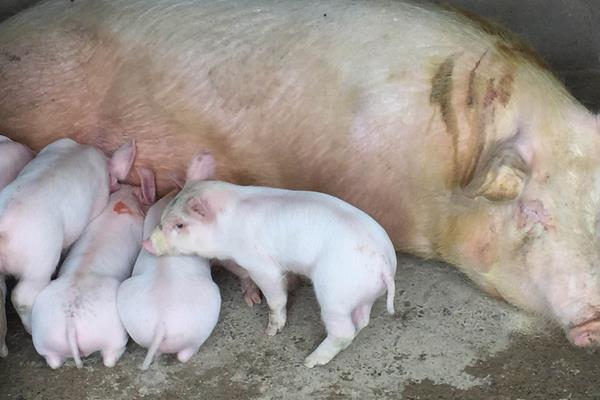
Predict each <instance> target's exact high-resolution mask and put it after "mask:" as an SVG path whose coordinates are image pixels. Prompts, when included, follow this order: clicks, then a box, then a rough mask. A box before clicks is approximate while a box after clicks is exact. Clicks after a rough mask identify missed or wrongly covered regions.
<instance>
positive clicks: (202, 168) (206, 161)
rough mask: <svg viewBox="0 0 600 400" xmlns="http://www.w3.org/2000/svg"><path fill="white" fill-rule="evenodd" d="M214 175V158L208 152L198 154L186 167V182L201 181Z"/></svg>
mask: <svg viewBox="0 0 600 400" xmlns="http://www.w3.org/2000/svg"><path fill="white" fill-rule="evenodd" d="M214 175H215V158H214V157H213V156H212V154H210V153H209V152H208V151H203V152H201V153H198V154H196V155H195V156H194V158H192V160H191V161H190V164H189V165H188V169H187V174H186V177H185V180H186V182H189V181H203V180H206V179H211V178H212V177H213V176H214Z"/></svg>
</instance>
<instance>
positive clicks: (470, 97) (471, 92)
mask: <svg viewBox="0 0 600 400" xmlns="http://www.w3.org/2000/svg"><path fill="white" fill-rule="evenodd" d="M486 54H487V50H486V51H485V52H484V53H483V54H482V55H481V57H479V60H477V62H476V63H475V67H474V68H473V69H472V70H471V72H470V73H469V85H468V91H467V107H469V108H473V106H474V105H475V100H476V99H475V77H476V76H477V69H478V68H479V65H481V61H483V58H484V57H485V55H486Z"/></svg>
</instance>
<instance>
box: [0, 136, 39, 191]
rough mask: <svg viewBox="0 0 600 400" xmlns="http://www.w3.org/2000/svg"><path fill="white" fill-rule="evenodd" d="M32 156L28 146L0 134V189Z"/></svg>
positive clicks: (10, 180) (32, 153)
mask: <svg viewBox="0 0 600 400" xmlns="http://www.w3.org/2000/svg"><path fill="white" fill-rule="evenodd" d="M34 156H35V154H34V152H33V151H31V150H30V149H29V147H27V146H25V145H23V144H21V143H17V142H14V141H12V140H10V139H9V138H7V137H6V136H2V135H0V190H2V189H3V188H4V187H5V186H6V185H8V184H9V183H11V182H12V181H13V180H14V179H15V178H16V177H17V175H18V174H19V172H21V170H22V169H23V167H25V165H27V163H28V162H29V161H31V160H32V159H33V157H34Z"/></svg>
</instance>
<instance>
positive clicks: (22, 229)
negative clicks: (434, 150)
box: [0, 139, 135, 333]
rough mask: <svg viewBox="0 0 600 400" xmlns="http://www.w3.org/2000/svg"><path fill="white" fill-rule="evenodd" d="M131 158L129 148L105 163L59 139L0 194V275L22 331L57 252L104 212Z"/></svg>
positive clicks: (132, 152) (89, 149)
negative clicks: (10, 281)
mask: <svg viewBox="0 0 600 400" xmlns="http://www.w3.org/2000/svg"><path fill="white" fill-rule="evenodd" d="M134 157H135V145H134V144H133V143H127V144H125V145H123V146H122V147H121V148H120V149H119V150H117V151H116V152H115V153H114V154H113V156H112V158H111V159H110V160H109V159H107V158H106V156H105V155H104V154H102V152H101V151H99V150H98V149H96V148H94V147H91V146H88V145H82V144H78V143H76V142H75V141H73V140H71V139H60V140H57V141H56V142H53V143H52V144H50V145H48V146H46V147H45V148H43V149H42V150H41V151H40V153H39V154H38V155H37V156H36V157H35V158H34V159H33V160H32V161H31V162H29V164H27V165H26V166H25V168H23V170H22V171H21V173H20V174H19V176H18V177H17V178H16V179H15V180H14V181H13V182H11V183H10V184H9V185H8V186H6V187H5V188H4V190H2V192H0V275H2V276H5V275H12V276H14V277H15V278H17V280H18V283H17V285H16V286H15V287H14V289H13V291H12V302H13V305H14V306H15V309H16V310H17V313H18V314H19V316H20V317H21V321H22V322H23V325H24V327H25V329H26V330H27V332H29V333H31V309H32V307H33V303H34V301H35V298H36V296H37V295H38V294H39V293H40V292H41V291H42V289H44V288H45V287H46V286H47V285H48V283H49V282H50V277H51V276H52V274H53V273H54V270H55V268H56V265H57V264H58V262H59V259H60V256H61V252H62V251H63V250H64V249H66V248H68V247H69V246H70V245H71V244H73V243H74V242H75V240H77V238H79V236H80V235H81V233H82V232H83V230H84V229H85V227H86V226H87V224H88V222H89V221H90V220H91V219H93V218H94V217H95V216H97V215H98V214H100V212H101V211H102V210H103V209H104V207H105V206H106V203H107V201H108V196H109V191H110V190H115V189H117V188H118V183H117V180H119V179H124V178H125V176H126V175H127V173H128V172H129V168H130V167H131V165H132V163H133V159H134Z"/></svg>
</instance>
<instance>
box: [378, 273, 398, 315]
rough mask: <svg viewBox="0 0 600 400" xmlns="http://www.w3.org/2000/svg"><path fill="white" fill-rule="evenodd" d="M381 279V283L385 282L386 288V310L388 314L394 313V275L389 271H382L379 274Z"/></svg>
mask: <svg viewBox="0 0 600 400" xmlns="http://www.w3.org/2000/svg"><path fill="white" fill-rule="evenodd" d="M381 277H382V279H383V283H384V284H385V287H386V290H387V300H386V305H387V311H388V313H389V314H391V315H393V314H394V312H395V311H394V295H395V294H396V282H395V281H394V275H392V274H391V273H390V272H389V271H385V270H384V271H383V272H382V274H381Z"/></svg>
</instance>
